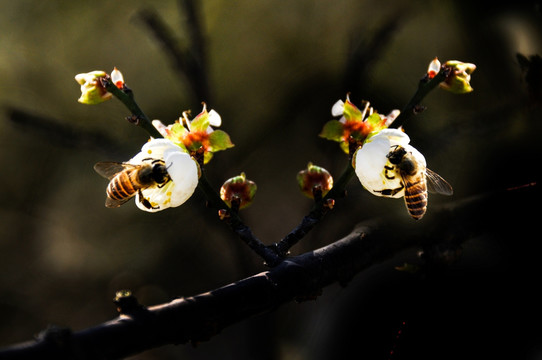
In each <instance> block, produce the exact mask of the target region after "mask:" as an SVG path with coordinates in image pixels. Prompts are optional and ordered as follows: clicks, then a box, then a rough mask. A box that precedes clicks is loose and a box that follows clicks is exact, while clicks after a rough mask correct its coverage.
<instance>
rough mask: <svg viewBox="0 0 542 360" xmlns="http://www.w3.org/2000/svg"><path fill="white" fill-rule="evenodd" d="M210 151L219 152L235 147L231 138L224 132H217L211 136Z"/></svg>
mask: <svg viewBox="0 0 542 360" xmlns="http://www.w3.org/2000/svg"><path fill="white" fill-rule="evenodd" d="M209 143H210V148H211V149H210V151H212V152H217V151H221V150H226V149H229V148H231V147H233V146H234V145H233V143H232V142H231V140H230V136H229V135H228V134H227V133H226V132H225V131H222V130H215V131H213V132H212V133H211V134H209Z"/></svg>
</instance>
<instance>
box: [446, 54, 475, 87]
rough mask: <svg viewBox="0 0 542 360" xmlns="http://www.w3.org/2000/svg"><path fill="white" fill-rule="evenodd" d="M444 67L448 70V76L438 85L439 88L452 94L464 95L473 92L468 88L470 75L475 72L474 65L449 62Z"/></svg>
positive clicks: (454, 61) (455, 61)
mask: <svg viewBox="0 0 542 360" xmlns="http://www.w3.org/2000/svg"><path fill="white" fill-rule="evenodd" d="M444 67H445V68H449V69H450V74H449V75H448V76H447V77H446V79H445V80H444V81H443V82H441V83H440V87H441V88H443V89H445V90H448V91H450V92H453V93H454V94H465V93H469V92H471V91H472V90H473V89H472V87H471V86H470V75H471V74H472V73H473V72H474V70H476V65H474V64H471V63H464V62H461V61H457V60H449V61H446V63H445V64H444Z"/></svg>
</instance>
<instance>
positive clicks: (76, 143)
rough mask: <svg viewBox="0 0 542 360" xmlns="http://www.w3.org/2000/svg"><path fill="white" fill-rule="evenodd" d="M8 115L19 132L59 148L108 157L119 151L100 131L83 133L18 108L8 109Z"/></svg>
mask: <svg viewBox="0 0 542 360" xmlns="http://www.w3.org/2000/svg"><path fill="white" fill-rule="evenodd" d="M6 114H7V118H8V119H9V120H11V121H12V123H13V125H14V126H16V127H17V128H18V130H21V131H22V132H24V133H35V134H37V135H39V136H41V137H43V138H44V139H48V141H49V142H50V143H52V144H55V145H57V146H62V147H65V148H68V149H76V150H81V149H85V150H92V151H99V152H101V153H104V154H108V155H109V154H112V153H115V152H116V151H117V150H118V146H116V145H115V141H114V140H113V139H111V138H110V137H109V136H107V135H106V134H104V133H103V132H100V131H89V130H86V131H83V130H81V129H79V128H76V127H74V126H69V125H66V124H61V123H60V122H59V121H55V120H54V119H51V118H48V117H46V116H43V115H37V114H32V113H30V112H28V111H26V110H23V109H19V108H16V107H7V108H6Z"/></svg>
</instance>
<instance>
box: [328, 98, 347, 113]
mask: <svg viewBox="0 0 542 360" xmlns="http://www.w3.org/2000/svg"><path fill="white" fill-rule="evenodd" d="M343 112H344V101H342V100H338V101H337V102H336V103H335V104H333V106H332V107H331V115H333V116H342V114H343Z"/></svg>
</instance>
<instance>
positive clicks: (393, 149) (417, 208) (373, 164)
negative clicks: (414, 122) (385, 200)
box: [353, 129, 453, 220]
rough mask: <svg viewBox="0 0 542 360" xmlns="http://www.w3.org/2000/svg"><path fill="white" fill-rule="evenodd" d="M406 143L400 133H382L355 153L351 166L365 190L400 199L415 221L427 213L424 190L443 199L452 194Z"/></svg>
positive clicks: (441, 179) (444, 183)
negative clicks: (403, 200)
mask: <svg viewBox="0 0 542 360" xmlns="http://www.w3.org/2000/svg"><path fill="white" fill-rule="evenodd" d="M409 142H410V138H409V137H408V135H407V134H405V133H404V132H402V131H401V130H397V129H385V130H382V131H380V132H379V133H378V134H376V135H375V136H373V137H371V138H370V139H369V140H368V141H367V142H366V143H365V144H364V145H363V146H362V147H361V148H359V149H358V150H357V151H356V153H355V154H354V157H353V166H354V168H355V171H356V175H357V176H358V178H359V180H360V182H361V184H362V185H363V187H364V188H365V189H367V190H368V191H369V192H371V193H372V194H373V195H376V196H384V197H391V198H401V197H404V199H405V204H406V207H407V210H408V212H409V214H410V215H411V216H412V217H413V218H414V219H416V220H419V219H421V218H422V217H423V215H424V214H425V212H426V210H427V197H428V195H427V191H428V189H429V191H431V192H435V193H439V194H443V195H452V193H453V190H452V187H451V186H450V184H448V183H447V182H446V180H444V179H443V178H442V177H440V176H439V175H438V174H436V173H435V172H433V171H431V170H430V169H428V168H427V164H426V161H425V157H424V156H423V155H422V154H421V153H420V152H419V151H418V150H416V149H415V148H414V147H413V146H411V145H409Z"/></svg>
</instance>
